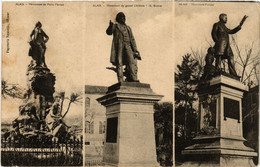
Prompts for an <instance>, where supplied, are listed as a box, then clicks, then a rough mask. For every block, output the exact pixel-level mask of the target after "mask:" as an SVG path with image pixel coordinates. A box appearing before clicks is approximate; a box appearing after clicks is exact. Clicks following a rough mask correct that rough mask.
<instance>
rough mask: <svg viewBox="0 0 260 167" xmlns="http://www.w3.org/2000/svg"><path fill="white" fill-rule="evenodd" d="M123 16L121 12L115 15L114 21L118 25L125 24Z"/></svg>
mask: <svg viewBox="0 0 260 167" xmlns="http://www.w3.org/2000/svg"><path fill="white" fill-rule="evenodd" d="M125 20H126V19H125V14H124V13H123V12H119V13H118V14H117V15H116V21H117V22H118V23H120V24H125Z"/></svg>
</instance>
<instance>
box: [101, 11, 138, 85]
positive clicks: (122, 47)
mask: <svg viewBox="0 0 260 167" xmlns="http://www.w3.org/2000/svg"><path fill="white" fill-rule="evenodd" d="M125 20H126V19H125V14H124V13H123V12H120V13H118V14H117V16H116V21H117V23H115V24H114V23H113V22H111V20H110V22H109V27H108V28H107V30H106V33H107V35H112V34H113V42H112V49H111V57H110V62H111V63H112V64H113V65H114V66H116V69H114V71H116V72H117V78H118V82H123V81H124V76H126V80H125V81H127V82H139V81H138V79H137V59H138V60H141V57H140V54H139V52H138V50H137V47H136V43H135V39H134V36H133V34H132V30H131V28H130V27H129V26H128V25H126V24H125ZM124 65H125V66H126V67H125V72H124V71H123V66H124ZM112 69H113V68H112Z"/></svg>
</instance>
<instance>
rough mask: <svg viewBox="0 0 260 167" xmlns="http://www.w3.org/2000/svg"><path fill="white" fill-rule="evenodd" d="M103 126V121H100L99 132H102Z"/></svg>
mask: <svg viewBox="0 0 260 167" xmlns="http://www.w3.org/2000/svg"><path fill="white" fill-rule="evenodd" d="M102 128H103V123H102V121H99V134H102V132H103V131H102Z"/></svg>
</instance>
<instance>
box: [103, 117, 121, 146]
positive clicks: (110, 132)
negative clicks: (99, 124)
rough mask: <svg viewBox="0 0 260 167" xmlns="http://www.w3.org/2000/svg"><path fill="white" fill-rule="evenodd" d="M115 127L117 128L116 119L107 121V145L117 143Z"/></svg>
mask: <svg viewBox="0 0 260 167" xmlns="http://www.w3.org/2000/svg"><path fill="white" fill-rule="evenodd" d="M117 126H118V117H114V118H108V119H107V135H106V142H107V143H116V142H117Z"/></svg>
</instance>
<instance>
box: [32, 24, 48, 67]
mask: <svg viewBox="0 0 260 167" xmlns="http://www.w3.org/2000/svg"><path fill="white" fill-rule="evenodd" d="M30 38H31V41H30V45H31V48H30V50H29V56H31V57H32V58H33V60H35V61H36V65H37V66H41V67H47V66H46V63H45V57H44V54H45V51H46V45H45V43H46V42H47V41H48V40H49V37H48V35H46V33H45V32H44V31H43V30H42V24H41V22H37V23H36V25H35V28H34V30H33V31H32V33H31V35H30Z"/></svg>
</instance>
